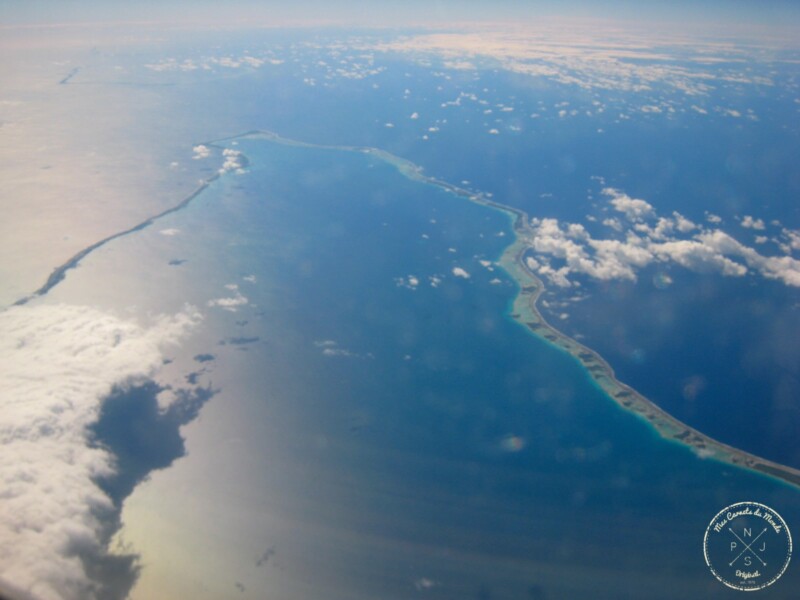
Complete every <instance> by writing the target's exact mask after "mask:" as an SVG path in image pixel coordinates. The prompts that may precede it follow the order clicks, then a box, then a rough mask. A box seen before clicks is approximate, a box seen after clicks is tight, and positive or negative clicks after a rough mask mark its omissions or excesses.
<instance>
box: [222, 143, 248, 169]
mask: <svg viewBox="0 0 800 600" xmlns="http://www.w3.org/2000/svg"><path fill="white" fill-rule="evenodd" d="M222 156H224V157H225V162H224V163H222V167H221V168H220V170H219V172H220V174H222V173H227V172H228V171H236V173H240V174H241V173H243V172H244V170H243V168H242V167H243V164H242V152H241V151H240V150H233V149H232V148H225V149H224V150H223V151H222Z"/></svg>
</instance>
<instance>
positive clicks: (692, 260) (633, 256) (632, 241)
mask: <svg viewBox="0 0 800 600" xmlns="http://www.w3.org/2000/svg"><path fill="white" fill-rule="evenodd" d="M603 193H604V194H605V195H607V196H611V198H612V199H611V200H610V201H609V202H610V204H611V205H612V206H613V207H614V208H615V209H616V210H618V211H620V212H622V213H624V214H625V215H626V218H627V219H628V221H629V222H630V225H629V228H628V229H627V230H624V229H623V227H622V224H621V223H620V224H619V226H615V225H617V223H618V220H617V221H616V222H615V221H611V220H609V219H606V222H604V224H606V225H609V226H611V227H612V230H613V231H612V232H611V233H612V235H613V236H616V237H613V238H612V239H599V238H596V237H593V236H592V235H590V233H589V232H588V231H587V230H586V228H585V227H584V226H583V225H581V224H579V223H560V222H559V221H558V220H557V219H549V218H548V219H536V218H534V219H531V220H530V231H531V234H532V235H531V236H530V239H529V245H530V248H531V250H532V251H533V252H534V256H528V257H527V259H526V264H527V266H528V268H529V269H531V271H533V272H535V273H538V274H539V275H540V276H542V277H544V278H546V279H548V280H549V281H550V283H552V284H553V285H556V286H558V287H571V286H573V285H576V282H575V281H574V275H576V274H582V275H587V276H589V277H591V278H594V279H599V280H603V281H608V280H619V279H627V280H631V281H635V280H636V274H637V272H638V270H640V269H641V268H643V267H646V266H647V265H650V264H652V263H654V262H672V263H675V264H677V265H680V266H682V267H685V268H687V269H690V270H692V271H695V272H699V273H708V272H715V273H720V274H722V275H725V276H728V277H742V276H744V275H746V274H748V273H757V274H759V275H761V276H762V277H765V278H767V279H775V280H779V281H782V282H783V283H785V284H786V285H790V286H796V287H800V260H797V259H795V258H793V257H791V256H789V255H788V254H789V253H790V251H791V248H785V250H786V254H787V256H765V255H762V254H760V253H759V252H758V251H757V250H755V249H754V248H751V247H749V246H746V245H744V244H743V243H741V242H739V241H738V240H736V239H735V238H733V237H732V236H731V235H729V234H727V233H725V232H724V231H722V230H720V229H702V228H701V227H700V226H699V225H697V224H696V223H694V222H693V221H691V220H689V219H687V218H686V217H684V216H683V215H681V214H680V213H678V212H673V213H672V215H671V216H669V217H663V216H659V215H658V214H657V213H656V211H655V209H654V208H653V207H652V206H651V205H650V204H649V203H647V202H646V201H644V200H637V199H633V198H631V197H630V196H628V195H627V194H624V193H623V192H620V191H618V190H615V189H613V188H606V189H604V190H603ZM712 216H713V215H708V216H707V220H710V221H712V222H715V223H716V222H718V221H717V220H716V219H711V217H712ZM645 218H647V219H649V223H645V222H643V221H642V220H643V219H645ZM747 219H748V223H750V224H751V226H754V227H757V224H758V223H763V221H761V219H754V218H752V217H749V218H747ZM720 220H721V219H720ZM743 223H744V220H743ZM753 224H755V225H753ZM783 233H784V238H785V239H791V241H792V243H795V242H796V243H797V245H798V246H800V235H796V236H791V235H790V234H791V233H792V232H789V231H788V230H785V229H784V231H783ZM688 235H690V236H691V237H688V238H687V237H682V236H688ZM763 241H766V240H763ZM784 246H788V244H784Z"/></svg>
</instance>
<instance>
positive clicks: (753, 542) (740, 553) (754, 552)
mask: <svg viewBox="0 0 800 600" xmlns="http://www.w3.org/2000/svg"><path fill="white" fill-rule="evenodd" d="M728 531H730V532H731V534H733V537H735V538H736V539H737V540H739V541H740V542H741V543H742V544H744V550H742V551H741V552H739V554H738V555H737V556H736V558H734V559H733V560H732V561H731V562H730V563H728V566H729V567H732V566H733V563H735V562H736V561H737V560H739V559H740V558H741V557H742V555H743V554H744V553H745V552H747V551H749V552H750V554H752V555H753V556H755V557H756V558H757V559H758V560H759V562H760V563H761V564H762V565H764V566H765V567H766V566H767V563H765V562H764V561H763V559H762V558H761V557H760V556H759V555H758V552H757V551H756V550H754V549H753V548H751V547H750V546H752V545H753V544H755V543H756V542H757V541H758V538H760V537H761V536H762V535H764V534H765V533H766V532H767V528H766V527H764V529H763V530H762V531H761V533H759V534H758V535H757V536H756V537H755V539H754V540H753V541H752V542H750V543H749V544H748V543H747V542H745V541H744V540H743V539H742V538H740V537H739V536H738V535H736V532H735V531H734V530H733V529H732V528H730V527H728ZM762 550H763V548H762Z"/></svg>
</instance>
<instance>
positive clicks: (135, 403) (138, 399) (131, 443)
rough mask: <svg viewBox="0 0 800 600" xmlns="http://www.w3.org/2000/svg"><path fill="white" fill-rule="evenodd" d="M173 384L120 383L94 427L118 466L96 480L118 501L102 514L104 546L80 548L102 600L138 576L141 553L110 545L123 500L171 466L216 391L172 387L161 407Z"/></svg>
mask: <svg viewBox="0 0 800 600" xmlns="http://www.w3.org/2000/svg"><path fill="white" fill-rule="evenodd" d="M166 389H168V388H165V387H162V386H160V385H158V384H157V383H155V382H153V381H146V382H144V383H140V384H137V385H133V386H128V387H121V386H118V387H115V388H114V389H113V390H112V392H111V394H110V395H109V396H108V397H107V398H106V400H105V401H104V403H103V406H102V408H101V410H100V415H99V418H98V420H97V422H96V423H95V424H94V425H92V426H91V427H90V428H89V439H90V440H91V441H92V444H94V445H96V446H99V447H102V448H105V449H106V450H108V451H109V452H111V453H112V454H113V455H114V457H115V462H116V470H115V473H114V474H113V475H111V476H109V477H103V478H99V479H98V480H97V484H98V485H99V486H100V488H101V489H102V490H103V491H104V492H105V493H106V494H108V496H109V497H110V498H111V500H112V501H113V503H114V511H113V513H112V514H107V515H101V518H102V520H103V521H104V522H105V523H106V524H107V525H106V527H105V529H104V532H103V536H102V540H101V542H102V546H101V547H100V548H98V547H96V546H95V547H91V548H89V547H87V548H75V549H73V551H74V552H75V554H76V555H78V556H80V557H81V560H82V561H83V564H84V568H85V569H86V572H87V575H89V577H90V578H91V579H92V580H93V581H94V582H95V583H96V584H97V586H98V588H97V590H96V597H97V598H98V600H122V599H124V598H126V597H127V596H128V594H129V593H130V591H131V589H132V588H133V585H134V584H135V583H136V580H137V578H138V576H139V571H140V566H139V562H138V558H139V557H138V556H137V555H136V554H124V555H115V554H109V553H108V551H107V547H108V544H109V542H110V541H111V538H112V537H113V535H114V534H115V533H116V532H117V531H118V530H119V527H120V525H121V521H120V517H121V510H122V505H123V503H124V501H125V499H126V498H127V497H128V496H130V494H131V493H132V492H133V490H134V489H135V488H136V486H137V485H139V483H141V482H142V481H144V480H146V479H147V478H148V477H149V475H150V473H152V472H153V471H157V470H159V469H165V468H167V467H169V466H170V465H171V464H172V463H173V462H174V461H175V460H176V459H178V458H180V457H182V456H184V455H185V454H186V449H185V446H184V439H183V437H182V436H181V433H180V428H181V426H183V425H186V424H187V423H189V422H191V421H192V420H193V419H195V418H196V417H197V415H198V414H199V412H200V409H201V408H202V406H203V405H204V404H205V403H206V402H207V401H208V400H209V399H210V398H211V397H212V396H213V395H214V394H215V393H216V390H213V389H212V388H211V387H199V386H198V387H194V388H192V389H177V390H172V392H173V393H174V395H175V400H174V401H173V402H172V404H170V405H169V407H168V408H166V409H165V410H161V409H159V406H158V395H159V394H160V393H161V392H163V391H165V390H166Z"/></svg>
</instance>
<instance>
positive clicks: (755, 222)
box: [742, 215, 766, 231]
mask: <svg viewBox="0 0 800 600" xmlns="http://www.w3.org/2000/svg"><path fill="white" fill-rule="evenodd" d="M742 227H745V228H747V229H757V230H758V231H764V229H766V226H765V225H764V221H763V220H761V219H754V218H753V217H751V216H750V215H745V216H744V217H743V218H742Z"/></svg>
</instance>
